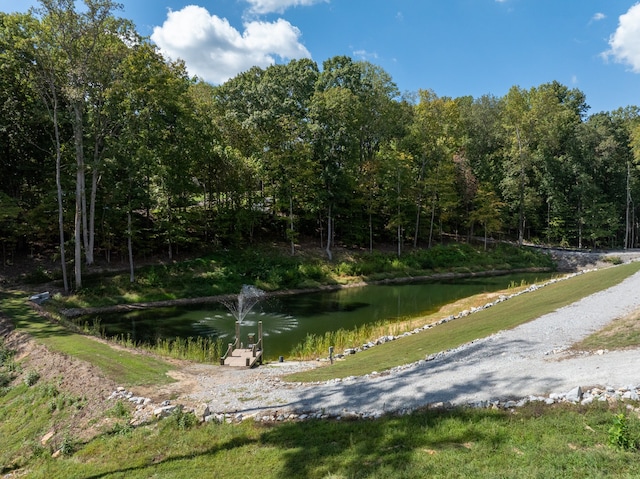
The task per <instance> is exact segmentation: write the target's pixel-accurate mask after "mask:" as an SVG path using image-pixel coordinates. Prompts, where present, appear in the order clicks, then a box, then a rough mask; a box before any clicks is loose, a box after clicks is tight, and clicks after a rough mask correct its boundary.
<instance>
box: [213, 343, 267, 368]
mask: <svg viewBox="0 0 640 479" xmlns="http://www.w3.org/2000/svg"><path fill="white" fill-rule="evenodd" d="M256 364H262V351H261V350H258V351H256V352H255V354H254V351H253V348H252V349H234V350H233V351H232V353H231V354H230V355H229V356H227V357H226V358H224V362H223V364H222V365H223V366H233V367H237V368H252V367H254V366H255V365H256Z"/></svg>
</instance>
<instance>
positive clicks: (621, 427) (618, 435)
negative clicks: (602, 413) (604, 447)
mask: <svg viewBox="0 0 640 479" xmlns="http://www.w3.org/2000/svg"><path fill="white" fill-rule="evenodd" d="M609 444H610V445H611V446H613V447H614V448H616V449H619V450H621V451H628V450H630V449H636V448H637V442H636V440H635V439H633V438H632V437H631V433H630V431H629V423H628V419H627V416H625V415H624V414H623V413H619V414H616V415H615V416H614V418H613V426H611V428H610V429H609Z"/></svg>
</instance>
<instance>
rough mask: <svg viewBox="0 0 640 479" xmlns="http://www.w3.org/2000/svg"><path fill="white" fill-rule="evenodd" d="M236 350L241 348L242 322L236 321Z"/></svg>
mask: <svg viewBox="0 0 640 479" xmlns="http://www.w3.org/2000/svg"><path fill="white" fill-rule="evenodd" d="M235 347H236V348H239V347H240V321H236V346H235Z"/></svg>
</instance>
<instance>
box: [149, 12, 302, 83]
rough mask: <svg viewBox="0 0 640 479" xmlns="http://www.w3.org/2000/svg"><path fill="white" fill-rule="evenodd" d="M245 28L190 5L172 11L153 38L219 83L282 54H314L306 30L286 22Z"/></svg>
mask: <svg viewBox="0 0 640 479" xmlns="http://www.w3.org/2000/svg"><path fill="white" fill-rule="evenodd" d="M281 3H282V2H281ZM243 26H244V32H242V33H240V32H239V31H238V30H236V29H235V28H234V27H233V26H231V24H230V23H229V21H228V20H227V19H226V18H220V17H218V16H216V15H211V14H210V13H209V12H208V11H207V10H206V9H205V8H203V7H198V6H195V5H189V6H187V7H184V8H183V9H182V10H178V11H169V13H168V15H167V19H166V20H165V21H164V23H163V24H162V26H160V27H155V28H154V29H153V34H152V35H151V40H153V41H154V42H155V43H156V45H158V47H159V48H160V50H161V51H162V53H163V54H165V55H166V56H168V57H169V58H172V59H174V60H175V59H178V58H180V59H182V60H184V62H185V64H186V66H187V69H188V71H189V74H190V75H196V76H198V77H200V78H202V79H203V80H205V81H208V82H211V83H216V84H220V83H224V82H225V81H226V80H228V79H229V78H232V77H234V76H235V75H237V74H238V73H240V72H242V71H245V70H248V69H249V68H251V67H252V66H259V67H263V68H264V67H267V66H269V65H271V64H273V63H275V61H276V58H280V59H294V58H305V57H311V55H310V53H309V51H308V50H307V49H306V48H305V46H304V45H303V44H302V43H300V30H299V29H298V28H296V27H294V26H293V25H291V24H290V23H289V22H287V21H286V20H283V19H278V20H276V21H275V22H259V21H253V22H247V23H245V24H244V25H243Z"/></svg>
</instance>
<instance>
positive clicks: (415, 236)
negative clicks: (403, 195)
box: [413, 158, 427, 248]
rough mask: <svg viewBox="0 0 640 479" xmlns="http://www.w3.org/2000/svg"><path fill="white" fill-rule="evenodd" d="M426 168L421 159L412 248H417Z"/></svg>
mask: <svg viewBox="0 0 640 479" xmlns="http://www.w3.org/2000/svg"><path fill="white" fill-rule="evenodd" d="M426 168H427V159H426V158H423V159H422V164H421V165H420V175H419V176H418V189H419V191H420V192H419V193H418V199H417V200H416V210H417V211H418V212H417V213H416V231H415V233H414V235H413V247H414V248H417V247H418V232H419V231H420V210H422V187H421V184H422V179H423V178H424V171H425V169H426Z"/></svg>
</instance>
